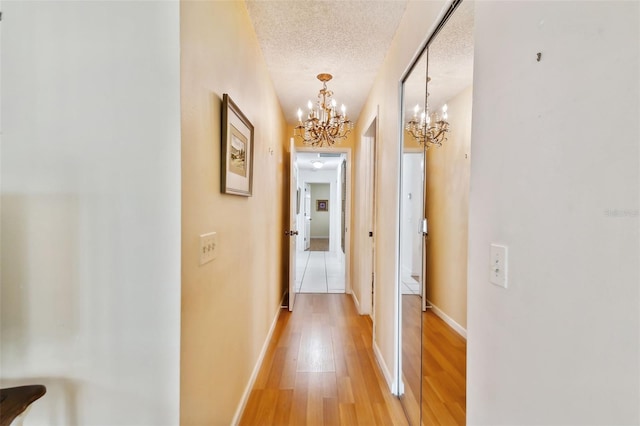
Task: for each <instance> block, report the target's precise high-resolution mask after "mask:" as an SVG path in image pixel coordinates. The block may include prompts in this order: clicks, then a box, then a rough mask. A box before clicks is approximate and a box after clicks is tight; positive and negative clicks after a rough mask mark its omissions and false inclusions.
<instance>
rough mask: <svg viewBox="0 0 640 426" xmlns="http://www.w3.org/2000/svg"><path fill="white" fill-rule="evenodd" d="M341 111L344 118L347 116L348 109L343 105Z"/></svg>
mask: <svg viewBox="0 0 640 426" xmlns="http://www.w3.org/2000/svg"><path fill="white" fill-rule="evenodd" d="M340 110H341V111H342V115H343V116H346V115H347V107H346V106H344V104H342V106H341V107H340Z"/></svg>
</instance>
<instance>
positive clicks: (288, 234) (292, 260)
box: [285, 138, 298, 311]
mask: <svg viewBox="0 0 640 426" xmlns="http://www.w3.org/2000/svg"><path fill="white" fill-rule="evenodd" d="M290 147H291V150H290V152H291V157H290V161H289V229H287V230H285V238H289V311H293V304H294V302H295V298H296V283H297V268H296V256H297V245H296V240H297V238H296V236H297V235H298V230H297V226H296V225H297V224H296V222H297V218H296V214H297V212H296V203H297V191H298V171H297V168H296V147H295V145H294V142H293V138H291V141H290Z"/></svg>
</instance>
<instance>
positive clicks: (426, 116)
mask: <svg viewBox="0 0 640 426" xmlns="http://www.w3.org/2000/svg"><path fill="white" fill-rule="evenodd" d="M419 111H420V105H416V107H415V108H414V109H413V118H412V119H411V120H409V121H408V122H407V124H406V126H405V128H404V129H405V130H406V131H407V132H409V134H410V135H411V136H413V138H414V139H415V140H416V142H418V143H419V144H420V145H424V146H425V148H427V149H428V148H429V147H430V146H433V145H435V146H438V147H440V146H442V142H444V141H446V140H447V137H446V136H447V135H446V134H447V132H448V131H449V122H448V121H447V119H448V118H449V116H448V114H447V104H444V105H443V106H442V114H441V115H440V114H438V113H430V112H429V110H428V109H427V110H425V111H422V113H421V114H420V118H419V119H418V112H419Z"/></svg>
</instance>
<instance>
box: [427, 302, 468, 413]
mask: <svg viewBox="0 0 640 426" xmlns="http://www.w3.org/2000/svg"><path fill="white" fill-rule="evenodd" d="M422 319H423V322H422V329H423V334H422V355H423V358H422V424H423V425H464V424H465V423H466V398H467V389H466V377H467V341H466V340H465V339H464V338H463V337H462V336H460V335H459V334H458V333H457V332H456V331H454V330H453V328H451V327H449V326H448V325H447V324H446V323H445V322H444V321H443V320H442V319H441V318H440V317H439V316H437V315H436V314H435V313H434V312H433V311H432V310H431V309H429V310H427V311H426V312H424V313H423V315H422Z"/></svg>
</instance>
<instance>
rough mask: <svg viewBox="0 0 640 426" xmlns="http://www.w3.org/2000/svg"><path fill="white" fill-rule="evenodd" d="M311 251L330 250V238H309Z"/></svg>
mask: <svg viewBox="0 0 640 426" xmlns="http://www.w3.org/2000/svg"><path fill="white" fill-rule="evenodd" d="M309 251H329V239H328V238H311V240H309Z"/></svg>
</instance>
